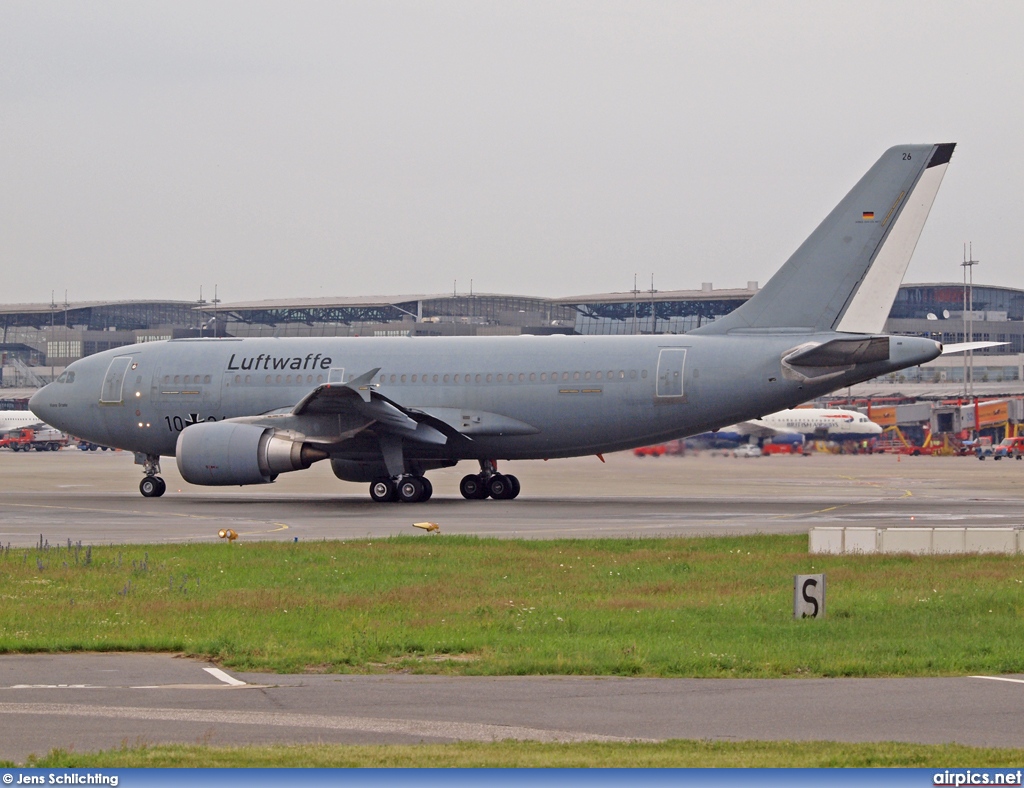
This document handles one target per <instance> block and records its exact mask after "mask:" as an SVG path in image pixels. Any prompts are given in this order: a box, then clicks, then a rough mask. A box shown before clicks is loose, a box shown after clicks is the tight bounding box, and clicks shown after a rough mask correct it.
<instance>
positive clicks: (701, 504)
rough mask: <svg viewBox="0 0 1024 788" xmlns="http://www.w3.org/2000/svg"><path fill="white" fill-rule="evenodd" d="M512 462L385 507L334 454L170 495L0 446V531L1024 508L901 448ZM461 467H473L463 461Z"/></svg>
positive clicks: (680, 529)
mask: <svg viewBox="0 0 1024 788" xmlns="http://www.w3.org/2000/svg"><path fill="white" fill-rule="evenodd" d="M606 460H607V462H605V463H601V462H599V461H598V459H597V458H594V457H588V458H578V459H572V460H557V461H551V462H539V461H538V462H519V463H502V464H501V467H502V468H504V469H506V470H507V471H508V472H511V473H515V474H516V475H517V476H518V477H519V478H520V480H521V482H522V486H523V493H522V494H521V496H520V497H519V498H518V499H516V500H515V501H490V500H488V501H466V500H464V499H462V497H461V496H460V495H459V494H458V481H459V479H460V478H461V477H462V475H463V474H465V473H467V472H470V471H471V470H473V468H472V467H470V466H466V467H459V468H453V469H448V470H443V471H437V472H434V473H432V474H431V475H430V478H431V479H432V481H433V483H434V489H435V495H434V498H433V499H432V500H430V501H429V502H427V503H424V504H397V503H396V504H375V503H373V502H372V501H370V499H369V496H368V494H367V490H366V485H356V484H350V483H345V482H340V481H339V480H338V479H336V478H335V477H334V476H333V475H332V474H331V472H330V468H329V467H328V466H327V465H326V464H323V463H322V464H320V465H316V466H314V467H313V468H311V469H310V470H308V471H304V472H298V473H293V474H286V475H282V476H281V477H280V478H279V480H278V481H277V482H276V483H274V484H270V485H260V486H254V487H245V488H238V487H230V488H200V487H193V486H190V485H187V484H185V483H184V482H182V480H181V478H180V477H179V476H178V474H177V470H176V468H175V466H174V461H173V459H165V461H164V466H163V476H164V478H165V479H166V480H167V484H168V491H167V494H166V495H165V496H164V497H163V498H159V499H145V498H143V497H142V496H141V495H140V494H139V492H138V482H139V480H140V479H141V478H142V474H141V470H140V469H139V468H138V466H136V465H134V464H133V461H132V457H131V455H129V454H125V453H122V452H118V453H110V452H102V453H92V452H88V453H87V452H79V451H77V450H65V451H61V452H58V453H49V452H45V453H32V454H14V453H11V452H0V544H3V545H7V544H10V545H12V546H31V545H33V544H37V543H38V542H39V537H40V535H42V536H43V538H44V539H47V540H49V541H50V542H51V543H53V542H65V541H66V540H67V539H71V540H72V541H73V542H79V541H80V542H82V543H83V544H110V543H116V544H127V543H158V542H194V541H207V540H214V539H216V538H217V531H218V530H219V529H221V528H232V529H234V530H235V531H237V532H238V533H239V534H240V535H241V538H243V539H279V540H287V541H292V540H295V539H299V540H306V539H317V540H322V539H353V538H364V537H367V536H372V537H375V538H379V537H384V536H391V535H394V534H401V533H418V531H415V530H414V529H413V528H412V523H414V522H421V521H431V522H436V523H438V524H439V526H440V529H441V533H442V534H476V535H480V536H493V537H500V538H530V539H546V538H565V537H568V538H588V537H602V536H604V537H611V536H633V537H658V536H669V535H672V536H680V535H714V534H720V535H724V534H736V533H806V532H807V530H808V529H809V528H811V527H812V526H815V525H834V524H845V525H856V524H865V525H874V526H893V525H900V526H915V525H916V526H935V525H973V526H1010V525H1020V524H1021V523H1022V520H1024V510H1022V507H1021V503H1022V498H1024V487H1022V485H1021V481H1022V480H1024V462H1013V461H1010V460H1004V461H1001V462H993V461H991V460H988V461H985V462H979V461H977V460H976V459H974V458H970V457H903V458H898V457H895V456H892V455H874V456H833V455H820V456H813V457H806V458H805V457H786V456H776V457H771V458H757V459H739V458H732V457H724V456H711V455H708V454H701V455H699V456H688V457H661V458H637V457H634V456H632V455H631V454H615V455H609V456H608V457H607V458H606ZM463 465H466V464H465V463H464V464H463Z"/></svg>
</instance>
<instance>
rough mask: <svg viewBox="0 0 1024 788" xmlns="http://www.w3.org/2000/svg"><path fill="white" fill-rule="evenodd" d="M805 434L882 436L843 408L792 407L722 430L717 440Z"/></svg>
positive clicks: (847, 437) (876, 427) (851, 437)
mask: <svg viewBox="0 0 1024 788" xmlns="http://www.w3.org/2000/svg"><path fill="white" fill-rule="evenodd" d="M795 434H798V435H804V436H806V437H810V438H828V439H830V440H838V441H844V440H870V439H871V438H877V437H878V436H879V435H881V434H882V427H881V425H879V424H875V422H873V421H871V419H869V418H868V417H867V416H865V415H864V414H863V413H859V412H858V411H855V410H844V409H842V408H789V409H786V410H780V411H779V412H778V413H769V414H768V415H767V416H762V417H761V418H759V419H750V420H749V421H744V422H742V423H740V424H733V425H732V426H730V427H723V428H722V429H721V430H719V431H718V432H717V433H715V435H716V437H718V438H724V439H726V440H737V441H739V440H743V439H747V438H755V439H762V438H774V437H776V436H778V435H795Z"/></svg>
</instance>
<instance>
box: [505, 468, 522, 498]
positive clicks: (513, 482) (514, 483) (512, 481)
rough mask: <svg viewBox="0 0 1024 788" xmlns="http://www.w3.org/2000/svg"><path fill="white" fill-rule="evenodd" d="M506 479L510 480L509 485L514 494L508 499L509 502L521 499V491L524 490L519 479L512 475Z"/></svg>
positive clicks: (508, 474)
mask: <svg viewBox="0 0 1024 788" xmlns="http://www.w3.org/2000/svg"><path fill="white" fill-rule="evenodd" d="M505 478H506V479H507V480H508V483H509V485H510V486H511V487H512V494H511V495H510V496H509V497H508V500H510V501H511V500H513V499H515V498H518V497H519V491H520V490H522V489H523V488H522V485H520V484H519V479H517V478H516V477H515V476H513V475H512V474H511V473H507V474H505Z"/></svg>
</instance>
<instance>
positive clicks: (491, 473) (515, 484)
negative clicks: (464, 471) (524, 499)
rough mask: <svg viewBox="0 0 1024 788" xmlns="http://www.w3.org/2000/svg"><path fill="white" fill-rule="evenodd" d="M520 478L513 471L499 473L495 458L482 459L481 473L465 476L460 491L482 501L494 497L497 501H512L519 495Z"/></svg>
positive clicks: (468, 496)
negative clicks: (496, 468)
mask: <svg viewBox="0 0 1024 788" xmlns="http://www.w3.org/2000/svg"><path fill="white" fill-rule="evenodd" d="M519 490H520V486H519V479H517V478H516V477H515V476H513V475H512V474H511V473H498V472H497V470H495V466H494V461H493V460H480V473H471V474H469V475H468V476H463V477H462V481H461V482H459V492H461V493H462V497H463V498H467V499H469V500H471V501H482V500H483V499H484V498H494V499H495V500H497V501H511V500H512V499H513V498H515V497H516V496H517V495H519Z"/></svg>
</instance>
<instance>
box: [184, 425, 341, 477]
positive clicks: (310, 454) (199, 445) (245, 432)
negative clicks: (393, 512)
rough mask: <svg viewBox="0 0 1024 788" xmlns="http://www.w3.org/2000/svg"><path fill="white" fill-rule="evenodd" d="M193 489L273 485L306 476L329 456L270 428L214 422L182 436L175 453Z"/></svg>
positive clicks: (193, 429)
mask: <svg viewBox="0 0 1024 788" xmlns="http://www.w3.org/2000/svg"><path fill="white" fill-rule="evenodd" d="M175 454H176V456H177V462H178V471H179V472H180V473H181V476H182V478H183V479H184V480H185V481H187V482H188V483H189V484H202V485H234V484H239V485H241V484H269V483H270V482H272V481H274V479H276V478H277V476H278V474H280V473H288V472H289V471H301V470H305V469H306V468H308V467H309V466H310V465H312V464H313V463H314V462H317V461H318V460H325V459H327V457H328V454H327V452H325V451H323V450H322V449H318V448H316V447H314V446H310V445H309V444H307V443H302V442H301V441H294V440H291V439H290V438H285V437H282V436H280V435H278V434H277V431H276V430H273V429H271V428H269V427H259V426H257V425H255V424H239V423H236V422H231V421H211V422H205V423H202V424H194V425H192V426H191V427H188V428H187V429H184V430H182V432H181V434H180V435H179V436H178V445H177V449H176V451H175Z"/></svg>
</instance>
